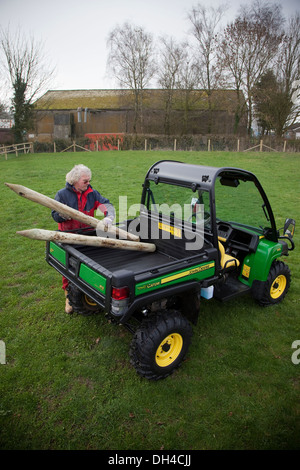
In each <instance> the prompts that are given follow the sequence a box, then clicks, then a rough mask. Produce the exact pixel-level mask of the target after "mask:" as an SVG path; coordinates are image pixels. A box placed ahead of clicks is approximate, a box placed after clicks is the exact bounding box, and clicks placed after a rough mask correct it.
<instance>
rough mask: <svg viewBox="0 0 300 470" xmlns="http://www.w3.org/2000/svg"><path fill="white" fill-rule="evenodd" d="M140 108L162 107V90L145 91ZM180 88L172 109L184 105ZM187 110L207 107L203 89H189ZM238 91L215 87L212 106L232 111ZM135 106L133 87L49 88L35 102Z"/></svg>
mask: <svg viewBox="0 0 300 470" xmlns="http://www.w3.org/2000/svg"><path fill="white" fill-rule="evenodd" d="M143 93H144V95H143V107H144V108H148V109H162V108H164V100H163V94H164V93H166V91H165V90H162V89H147V90H144V92H143ZM183 93H184V91H183V90H175V92H174V99H173V109H182V108H183V100H182V96H183ZM190 101H191V103H193V104H192V105H190V107H189V108H190V109H203V110H205V109H207V108H208V95H207V92H206V91H204V90H194V91H193V92H191V100H190ZM236 101H237V93H236V91H234V90H215V91H214V92H213V93H212V102H213V107H214V108H215V109H216V110H223V109H224V110H227V111H230V110H233V109H235V107H236ZM133 105H134V94H133V91H132V90H119V89H118V90H48V91H47V92H46V93H45V94H44V95H43V96H42V97H41V98H39V99H38V100H37V101H36V102H35V108H36V109H39V110H42V109H43V110H45V109H49V110H54V109H56V110H62V109H65V110H66V109H68V110H76V109H77V108H90V109H107V110H113V109H126V108H132V107H133Z"/></svg>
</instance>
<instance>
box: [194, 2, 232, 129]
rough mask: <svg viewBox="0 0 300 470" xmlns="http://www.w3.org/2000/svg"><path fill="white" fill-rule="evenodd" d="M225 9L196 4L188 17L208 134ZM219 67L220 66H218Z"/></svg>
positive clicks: (222, 6) (217, 78)
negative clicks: (205, 103)
mask: <svg viewBox="0 0 300 470" xmlns="http://www.w3.org/2000/svg"><path fill="white" fill-rule="evenodd" d="M226 9H227V6H226V5H225V4H223V5H220V6H219V7H217V8H214V7H207V6H205V5H202V4H200V3H198V5H197V6H195V7H193V8H192V10H191V12H190V13H189V15H188V19H189V20H190V22H191V23H192V31H191V32H192V34H193V36H194V38H195V39H196V43H197V52H196V53H197V57H198V74H199V83H200V86H201V87H202V88H203V89H204V90H206V91H207V94H208V106H209V121H210V122H209V125H208V129H209V132H210V130H211V125H212V123H211V111H212V102H211V95H212V91H213V89H215V88H218V85H219V80H220V68H219V67H217V61H216V51H217V47H216V45H217V38H216V35H217V32H218V26H219V24H220V21H221V19H222V17H223V15H224V13H225V11H226ZM219 65H220V64H219Z"/></svg>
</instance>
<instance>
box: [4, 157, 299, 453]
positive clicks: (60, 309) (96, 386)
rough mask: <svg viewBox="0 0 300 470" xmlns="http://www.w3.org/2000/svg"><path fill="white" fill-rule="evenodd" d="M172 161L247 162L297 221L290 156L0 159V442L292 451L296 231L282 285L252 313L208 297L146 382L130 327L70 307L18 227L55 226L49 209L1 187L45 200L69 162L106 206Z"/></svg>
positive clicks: (242, 302) (241, 304) (278, 210)
mask: <svg viewBox="0 0 300 470" xmlns="http://www.w3.org/2000/svg"><path fill="white" fill-rule="evenodd" d="M160 159H176V160H180V161H185V162H189V163H196V164H208V165H213V166H225V165H230V166H238V167H240V168H244V169H247V170H250V171H253V172H254V173H255V174H256V175H257V176H258V178H259V180H260V181H261V183H262V185H263V186H264V188H265V190H266V192H267V194H268V196H269V199H270V202H271V205H272V207H273V210H274V213H275V218H276V220H277V224H278V227H282V226H283V223H284V220H285V217H287V216H290V217H293V218H295V219H296V220H298V221H299V219H300V217H299V212H300V209H299V208H300V201H299V159H300V155H299V154H287V153H285V154H283V153H282V154H281V153H227V152H214V153H213V152H211V153H208V152H203V153H202V152H177V153H174V152H99V153H76V154H73V153H64V154H36V155H24V156H19V157H13V156H10V157H9V159H8V160H7V161H5V160H4V158H3V159H2V160H0V172H1V173H0V174H1V181H0V183H1V184H0V197H1V206H0V210H1V229H0V242H1V244H0V247H1V248H0V249H1V261H0V262H1V274H2V276H1V284H0V301H1V303H0V340H3V341H4V342H5V344H6V364H5V365H4V364H0V448H1V449H26V450H29V449H57V450H63V449H76V450H81V449H99V450H104V449H105V450H140V449H141V450H142V449H143V450H159V449H163V450H165V451H166V450H198V449H216V450H220V449H297V448H298V449H299V442H300V434H299V412H300V409H299V372H300V364H299V365H295V364H293V363H292V361H291V356H292V353H293V350H292V348H291V345H292V343H293V341H295V340H297V339H298V340H299V339H300V331H299V306H298V305H299V276H300V270H299V261H300V259H299V231H297V227H296V235H295V243H296V249H295V251H294V252H292V253H291V255H290V256H289V257H288V258H286V259H285V260H284V261H286V262H287V263H288V264H289V266H290V269H291V272H292V284H291V288H290V291H289V294H288V295H287V297H286V298H285V300H284V301H283V303H281V304H279V305H278V306H274V307H269V308H261V307H259V306H258V305H257V304H256V303H255V302H254V301H253V300H252V298H251V297H250V296H249V297H243V298H239V299H236V300H233V301H231V302H229V303H226V304H220V303H218V302H216V301H215V300H210V301H203V302H202V304H201V311H200V316H199V321H198V324H197V326H196V327H194V336H193V342H192V345H191V348H190V351H189V354H188V357H187V359H186V361H185V362H184V364H183V365H182V367H181V368H179V369H178V371H176V372H175V373H174V374H173V375H172V376H170V377H169V378H167V379H165V380H164V381H158V382H148V381H147V380H145V379H141V378H140V377H139V376H138V375H137V374H136V372H135V370H134V369H133V368H132V366H131V365H130V363H129V356H128V351H129V345H130V341H131V335H130V333H128V332H127V330H125V329H123V328H122V327H119V326H114V325H112V324H110V323H108V322H107V321H106V319H105V318H103V317H102V316H101V315H99V316H94V317H81V316H76V315H74V316H68V315H66V314H65V313H64V296H63V292H62V289H61V277H60V275H59V274H58V273H57V272H56V271H55V270H54V269H52V268H51V267H50V266H48V265H47V263H46V262H45V259H44V258H45V256H44V252H45V247H44V243H43V242H39V241H33V240H27V239H24V238H21V237H18V236H17V235H16V234H15V232H16V231H17V230H21V229H26V228H34V227H38V228H45V229H50V230H55V229H56V224H55V223H54V221H53V220H52V218H51V215H50V211H49V210H48V209H46V208H45V207H42V206H39V205H37V204H34V203H32V202H30V201H27V200H25V199H23V198H20V197H19V196H17V195H16V194H15V193H13V192H12V191H10V190H9V189H8V188H7V187H6V186H5V185H4V184H3V183H4V182H5V181H6V182H10V183H19V184H23V185H25V186H28V187H30V188H31V189H34V190H36V191H39V192H42V193H43V194H46V195H47V196H50V197H54V195H55V193H56V192H57V190H58V189H60V188H61V187H63V186H64V181H65V174H66V173H67V172H68V171H69V170H70V168H71V167H72V166H73V165H74V164H76V163H85V164H86V165H88V166H89V167H90V168H91V169H92V171H93V180H92V184H93V186H94V187H95V188H97V189H99V190H100V191H101V192H102V193H103V194H104V195H105V196H107V197H109V198H110V199H111V201H112V202H113V203H114V204H116V205H117V204H118V197H119V195H127V196H128V204H133V203H138V202H139V200H140V193H141V189H142V186H141V185H142V182H143V178H144V176H145V173H146V171H147V170H148V168H149V167H150V165H151V164H152V163H153V162H155V161H157V160H160Z"/></svg>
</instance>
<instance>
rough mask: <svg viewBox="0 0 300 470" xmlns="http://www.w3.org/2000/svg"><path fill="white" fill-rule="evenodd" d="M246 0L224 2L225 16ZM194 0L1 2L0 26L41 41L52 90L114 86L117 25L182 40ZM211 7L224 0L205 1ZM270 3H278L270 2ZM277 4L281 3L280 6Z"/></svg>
mask: <svg viewBox="0 0 300 470" xmlns="http://www.w3.org/2000/svg"><path fill="white" fill-rule="evenodd" d="M249 2H250V0H228V2H227V3H229V5H230V8H229V9H228V11H227V18H228V19H232V18H234V17H235V15H236V14H237V12H238V10H239V7H240V5H244V4H249ZM197 3H199V2H198V0H0V25H1V27H2V28H4V29H5V28H6V27H7V26H8V25H10V30H12V31H13V30H14V28H17V26H18V25H19V26H21V28H22V30H23V31H24V32H25V33H26V34H28V35H29V34H33V36H34V38H35V39H36V40H39V41H42V42H44V51H45V53H47V55H48V57H49V63H51V64H52V65H53V66H55V68H56V76H55V81H54V82H53V85H52V86H51V89H63V90H71V89H93V88H98V89H99V88H115V87H117V84H116V82H115V81H114V80H113V78H112V77H107V76H106V73H105V72H106V60H107V45H106V42H107V37H108V34H109V32H110V31H111V30H112V29H113V28H114V27H115V26H116V25H117V24H120V25H121V24H123V23H124V22H125V21H129V22H130V23H132V24H135V25H138V26H142V27H144V29H145V30H146V31H147V32H151V33H152V34H153V36H154V38H158V37H159V36H161V35H169V36H173V37H174V38H177V39H182V38H183V37H185V35H186V34H187V33H188V29H189V27H190V25H189V22H188V21H187V12H188V11H190V10H191V8H192V6H195V5H197ZM202 3H204V4H207V5H212V6H214V7H216V6H219V5H220V4H223V3H225V1H222V0H205V2H204V1H202ZM268 3H271V4H272V3H278V1H277V0H269V2H268ZM279 3H280V2H279ZM282 5H283V10H282V11H283V13H284V15H285V16H286V17H289V16H291V15H292V14H293V13H294V12H295V11H296V10H298V11H299V10H300V0H283V1H282Z"/></svg>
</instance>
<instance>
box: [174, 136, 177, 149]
mask: <svg viewBox="0 0 300 470" xmlns="http://www.w3.org/2000/svg"><path fill="white" fill-rule="evenodd" d="M176 146H177V140H176V139H174V152H176Z"/></svg>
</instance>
